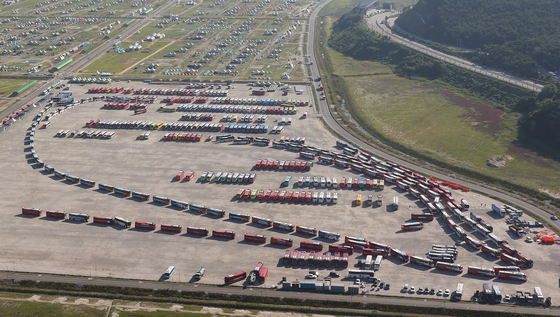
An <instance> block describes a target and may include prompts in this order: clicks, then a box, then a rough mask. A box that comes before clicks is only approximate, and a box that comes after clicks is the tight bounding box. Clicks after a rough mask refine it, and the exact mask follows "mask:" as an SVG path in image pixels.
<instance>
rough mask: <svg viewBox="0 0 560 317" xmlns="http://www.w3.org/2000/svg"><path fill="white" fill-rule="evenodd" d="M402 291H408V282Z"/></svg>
mask: <svg viewBox="0 0 560 317" xmlns="http://www.w3.org/2000/svg"><path fill="white" fill-rule="evenodd" d="M402 292H403V293H406V292H408V284H404V287H403V288H402Z"/></svg>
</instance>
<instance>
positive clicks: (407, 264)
mask: <svg viewBox="0 0 560 317" xmlns="http://www.w3.org/2000/svg"><path fill="white" fill-rule="evenodd" d="M404 266H406V267H409V268H413V269H415V270H418V271H424V272H426V271H429V270H431V269H433V267H427V266H423V265H418V264H414V263H406V264H405V265H404Z"/></svg>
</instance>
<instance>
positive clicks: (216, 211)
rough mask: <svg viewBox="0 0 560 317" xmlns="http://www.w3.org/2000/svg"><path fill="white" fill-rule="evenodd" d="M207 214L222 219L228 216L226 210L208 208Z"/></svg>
mask: <svg viewBox="0 0 560 317" xmlns="http://www.w3.org/2000/svg"><path fill="white" fill-rule="evenodd" d="M191 206H192V205H191ZM203 208H206V207H203ZM206 213H207V214H209V215H214V216H216V217H220V218H223V217H224V216H225V215H226V212H225V211H224V210H221V209H216V208H210V207H208V208H206Z"/></svg>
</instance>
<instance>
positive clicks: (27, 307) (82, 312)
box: [0, 300, 132, 317]
mask: <svg viewBox="0 0 560 317" xmlns="http://www.w3.org/2000/svg"><path fill="white" fill-rule="evenodd" d="M0 307H1V308H0V315H2V316H8V317H11V316H14V317H15V316H41V317H50V316H52V317H61V316H64V317H74V316H81V317H97V316H99V317H101V316H105V314H106V311H105V310H100V309H95V308H92V307H87V306H83V305H60V304H49V303H35V302H24V301H4V300H0ZM121 316H122V315H121ZM128 316H132V315H128Z"/></svg>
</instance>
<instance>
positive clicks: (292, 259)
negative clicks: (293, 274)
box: [283, 250, 349, 268]
mask: <svg viewBox="0 0 560 317" xmlns="http://www.w3.org/2000/svg"><path fill="white" fill-rule="evenodd" d="M348 256H349V254H348V253H347V252H345V253H340V252H325V253H323V252H321V251H309V253H307V251H305V250H293V251H291V250H286V252H285V254H284V259H283V263H284V264H285V265H292V266H309V267H312V266H315V267H325V268H329V267H330V266H331V265H332V266H333V267H343V268H347V267H348Z"/></svg>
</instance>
